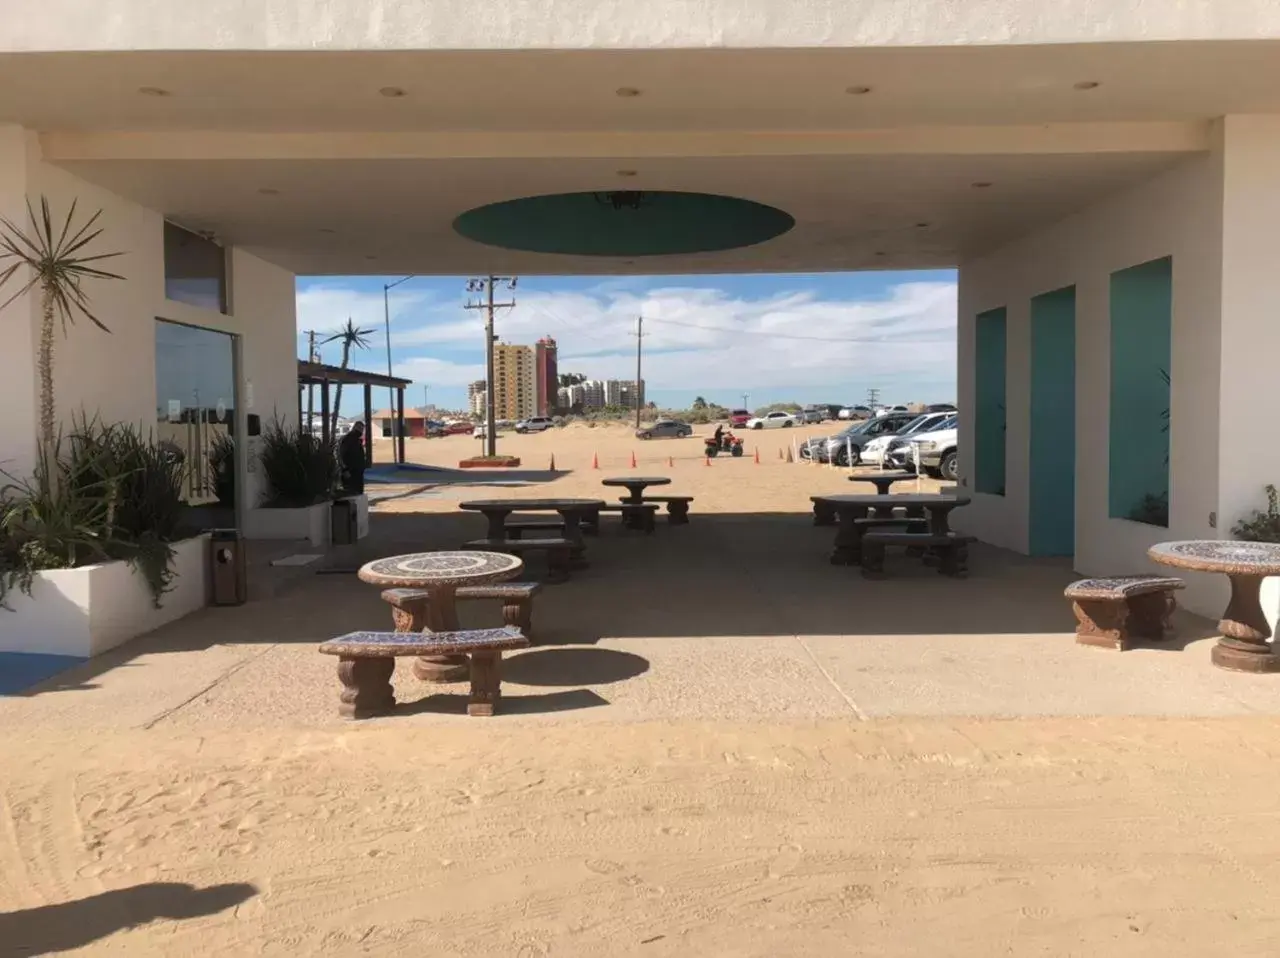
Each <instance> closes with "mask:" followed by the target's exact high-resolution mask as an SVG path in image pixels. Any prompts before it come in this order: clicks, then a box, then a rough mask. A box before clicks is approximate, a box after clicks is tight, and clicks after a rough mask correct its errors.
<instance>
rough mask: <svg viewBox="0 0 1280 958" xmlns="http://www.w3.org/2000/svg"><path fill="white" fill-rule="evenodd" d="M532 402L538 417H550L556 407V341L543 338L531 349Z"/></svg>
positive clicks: (557, 387)
mask: <svg viewBox="0 0 1280 958" xmlns="http://www.w3.org/2000/svg"><path fill="white" fill-rule="evenodd" d="M533 375H534V394H535V398H534V401H535V402H536V404H537V407H538V415H539V416H550V415H553V414H554V413H555V411H556V406H557V405H558V403H557V400H556V390H557V389H559V388H560V375H559V367H558V364H557V363H556V341H555V340H554V339H552V338H551V337H550V336H544V337H542V339H540V340H538V342H537V344H536V345H535V346H534V347H533Z"/></svg>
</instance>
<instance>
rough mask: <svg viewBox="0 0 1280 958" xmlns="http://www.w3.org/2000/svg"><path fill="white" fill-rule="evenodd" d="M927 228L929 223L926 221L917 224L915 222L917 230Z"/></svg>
mask: <svg viewBox="0 0 1280 958" xmlns="http://www.w3.org/2000/svg"><path fill="white" fill-rule="evenodd" d="M928 228H929V224H928V223H917V224H916V229H918V230H927V229H928Z"/></svg>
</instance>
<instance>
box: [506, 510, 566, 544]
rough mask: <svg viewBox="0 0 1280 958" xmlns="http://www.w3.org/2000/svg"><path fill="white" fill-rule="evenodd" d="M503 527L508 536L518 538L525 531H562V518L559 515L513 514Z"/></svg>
mask: <svg viewBox="0 0 1280 958" xmlns="http://www.w3.org/2000/svg"><path fill="white" fill-rule="evenodd" d="M503 528H505V529H506V532H507V535H508V536H509V537H510V538H512V539H519V538H521V536H523V535H524V533H526V532H542V533H563V532H564V520H563V519H561V518H560V517H559V516H519V517H514V516H513V517H511V518H508V519H507V521H506V524H505V525H504V527H503Z"/></svg>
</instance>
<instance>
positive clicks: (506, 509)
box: [458, 499, 605, 569]
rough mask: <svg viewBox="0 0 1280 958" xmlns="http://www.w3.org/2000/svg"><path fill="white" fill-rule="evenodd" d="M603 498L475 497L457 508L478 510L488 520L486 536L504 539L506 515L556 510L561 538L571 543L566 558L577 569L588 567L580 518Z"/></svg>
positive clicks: (588, 513)
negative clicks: (559, 520)
mask: <svg viewBox="0 0 1280 958" xmlns="http://www.w3.org/2000/svg"><path fill="white" fill-rule="evenodd" d="M604 505H605V502H604V500H603V499H474V500H472V501H471V502H463V503H460V504H459V505H458V508H459V509H466V510H467V511H469V512H479V513H481V514H482V515H483V516H484V517H485V518H486V519H488V520H489V538H490V539H506V538H507V517H508V516H509V515H511V513H513V512H556V513H559V515H560V518H561V519H562V520H564V537H565V538H566V539H568V540H569V541H570V542H571V543H572V544H573V545H572V547H571V548H570V550H569V561H570V563H571V564H572V565H573V567H574V568H576V569H585V568H586V566H587V544H586V540H585V539H583V537H582V520H583V518H584V517H586V516H589V515H590V514H591V513H598V512H599V511H600V509H601V508H602V507H603V506H604Z"/></svg>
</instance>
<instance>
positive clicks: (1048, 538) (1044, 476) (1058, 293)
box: [1027, 286, 1076, 556]
mask: <svg viewBox="0 0 1280 958" xmlns="http://www.w3.org/2000/svg"><path fill="white" fill-rule="evenodd" d="M1030 454H1031V475H1030V483H1031V487H1030V495H1029V497H1028V500H1029V502H1028V508H1029V515H1028V520H1029V521H1028V524H1027V528H1028V551H1029V552H1030V553H1031V554H1032V555H1038V556H1070V555H1075V539H1076V528H1075V527H1076V289H1075V287H1074V286H1069V287H1067V288H1066V289H1057V290H1054V291H1053V292H1051V293H1044V294H1043V295H1041V296H1036V297H1035V298H1034V299H1032V300H1031V449H1030Z"/></svg>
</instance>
